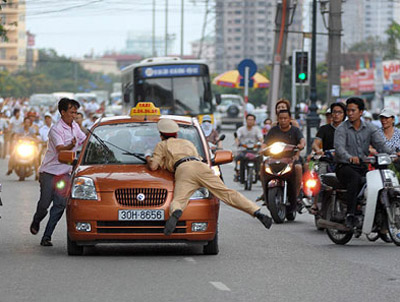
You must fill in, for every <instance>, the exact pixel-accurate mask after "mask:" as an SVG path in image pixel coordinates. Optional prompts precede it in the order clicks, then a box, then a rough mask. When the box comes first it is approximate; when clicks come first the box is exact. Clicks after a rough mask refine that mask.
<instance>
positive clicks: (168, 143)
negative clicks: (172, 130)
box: [149, 138, 200, 172]
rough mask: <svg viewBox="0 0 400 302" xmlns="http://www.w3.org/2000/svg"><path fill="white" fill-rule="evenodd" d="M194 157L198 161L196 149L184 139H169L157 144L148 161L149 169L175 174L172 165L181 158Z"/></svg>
mask: <svg viewBox="0 0 400 302" xmlns="http://www.w3.org/2000/svg"><path fill="white" fill-rule="evenodd" d="M188 156H194V157H198V158H199V159H200V156H199V154H198V153H197V149H196V147H195V146H194V145H193V143H192V142H190V141H188V140H186V139H180V138H169V139H167V140H164V141H161V142H159V143H158V144H157V145H156V147H155V148H154V153H153V156H152V157H151V159H150V163H149V164H150V169H151V170H156V169H157V168H158V167H161V168H163V169H167V170H168V171H170V172H175V170H174V164H175V163H176V162H177V161H178V160H180V159H181V158H184V157H188Z"/></svg>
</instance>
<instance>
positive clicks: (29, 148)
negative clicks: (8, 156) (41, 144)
mask: <svg viewBox="0 0 400 302" xmlns="http://www.w3.org/2000/svg"><path fill="white" fill-rule="evenodd" d="M14 156H15V164H14V167H13V169H14V171H15V173H16V174H17V175H18V176H19V180H20V181H24V180H25V178H26V177H29V176H31V175H32V174H33V172H34V171H35V161H37V158H38V156H39V148H38V145H37V142H36V141H35V140H34V139H32V138H29V137H21V138H19V139H18V140H17V142H16V143H15V155H14Z"/></svg>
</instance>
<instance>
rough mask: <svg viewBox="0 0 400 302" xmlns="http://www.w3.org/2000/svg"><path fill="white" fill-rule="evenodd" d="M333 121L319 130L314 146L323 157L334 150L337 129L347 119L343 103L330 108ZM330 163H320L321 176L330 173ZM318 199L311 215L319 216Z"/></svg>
mask: <svg viewBox="0 0 400 302" xmlns="http://www.w3.org/2000/svg"><path fill="white" fill-rule="evenodd" d="M329 109H330V112H331V116H332V121H331V123H330V124H326V125H323V126H321V127H320V128H319V130H318V132H317V135H316V137H315V139H314V142H313V144H312V150H313V151H314V152H315V153H316V154H318V155H323V154H324V152H325V151H326V150H331V149H334V145H333V143H334V136H335V131H336V128H337V127H339V125H340V124H341V123H342V122H343V121H344V120H345V119H346V106H345V105H344V104H343V103H333V104H331V106H330V108H329ZM328 166H329V163H328V162H326V161H320V162H319V171H318V172H319V174H325V173H328V172H329V169H328ZM317 203H318V198H314V203H313V205H312V206H311V213H313V214H317V212H318V206H317Z"/></svg>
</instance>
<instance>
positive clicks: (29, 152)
mask: <svg viewBox="0 0 400 302" xmlns="http://www.w3.org/2000/svg"><path fill="white" fill-rule="evenodd" d="M34 152H35V147H34V146H33V145H32V144H25V143H23V144H20V145H18V146H17V154H18V155H19V156H21V157H31V156H33V153H34Z"/></svg>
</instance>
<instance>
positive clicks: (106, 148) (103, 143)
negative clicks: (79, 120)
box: [87, 128, 114, 164]
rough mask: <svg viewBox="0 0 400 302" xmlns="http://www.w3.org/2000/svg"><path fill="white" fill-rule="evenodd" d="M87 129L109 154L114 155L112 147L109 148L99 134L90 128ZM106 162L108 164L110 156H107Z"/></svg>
mask: <svg viewBox="0 0 400 302" xmlns="http://www.w3.org/2000/svg"><path fill="white" fill-rule="evenodd" d="M87 131H88V132H89V133H90V134H91V135H92V136H93V137H94V138H95V139H96V140H97V141H98V142H99V143H100V146H102V147H103V149H104V150H105V151H106V152H107V153H108V154H109V155H113V156H114V152H112V151H111V149H110V148H108V146H107V145H106V144H105V142H104V141H103V140H102V139H101V138H100V137H98V135H97V134H94V133H93V131H92V130H90V129H89V128H87ZM106 164H108V157H107V156H106Z"/></svg>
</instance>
